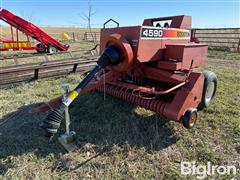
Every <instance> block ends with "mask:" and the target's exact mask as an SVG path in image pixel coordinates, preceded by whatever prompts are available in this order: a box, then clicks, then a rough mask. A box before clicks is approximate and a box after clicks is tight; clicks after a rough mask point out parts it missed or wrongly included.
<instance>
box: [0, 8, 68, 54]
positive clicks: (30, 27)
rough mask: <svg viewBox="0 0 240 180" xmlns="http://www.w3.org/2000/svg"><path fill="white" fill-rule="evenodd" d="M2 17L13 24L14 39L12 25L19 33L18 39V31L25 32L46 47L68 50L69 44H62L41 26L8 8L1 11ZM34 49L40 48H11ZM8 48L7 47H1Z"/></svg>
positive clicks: (0, 15)
mask: <svg viewBox="0 0 240 180" xmlns="http://www.w3.org/2000/svg"><path fill="white" fill-rule="evenodd" d="M0 19H1V20H3V21H5V22H6V23H7V24H9V25H10V26H11V33H12V40H13V31H12V27H15V28H16V34H17V41H16V42H19V39H18V31H21V32H23V33H24V34H25V35H26V36H27V37H32V38H33V39H35V40H37V41H39V42H40V43H41V44H42V45H43V47H44V48H45V49H47V48H48V47H49V46H50V45H51V46H55V47H56V48H57V49H58V50H59V51H67V50H68V48H69V46H66V45H62V44H61V43H59V42H58V41H56V40H55V39H53V38H52V37H51V36H49V35H48V34H46V33H45V32H44V31H43V30H41V29H40V28H39V27H37V26H35V25H34V24H32V23H30V22H28V21H26V20H24V19H22V18H20V17H18V16H16V15H14V14H13V13H11V12H9V11H7V10H6V9H2V10H1V11H0ZM32 49H38V47H33V48H13V49H11V50H32ZM1 50H6V49H1V48H0V51H1Z"/></svg>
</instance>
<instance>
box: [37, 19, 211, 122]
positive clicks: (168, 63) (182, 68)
mask: <svg viewBox="0 0 240 180" xmlns="http://www.w3.org/2000/svg"><path fill="white" fill-rule="evenodd" d="M166 20H171V23H170V24H169V25H168V26H167V27H159V26H158V27H156V26H154V24H155V22H159V21H166ZM190 31H191V17H189V16H173V17H166V18H153V19H145V20H144V22H143V25H142V26H134V27H117V28H107V29H105V28H104V29H102V30H101V40H100V42H101V43H100V52H101V53H102V52H103V51H104V49H105V48H107V47H109V46H110V45H113V46H115V47H117V48H118V49H119V51H120V52H121V56H122V57H121V63H119V64H118V65H117V67H108V68H107V69H106V70H107V71H108V73H107V74H106V75H108V77H111V78H109V79H106V81H105V82H106V84H105V86H103V82H102V81H99V83H98V86H92V85H91V83H90V85H89V86H87V88H86V89H83V91H84V93H85V92H87V91H89V90H92V89H94V88H97V89H98V90H100V91H105V92H106V93H108V94H110V95H112V96H115V97H117V98H120V99H122V100H124V101H128V102H131V103H134V104H136V105H139V106H141V107H144V108H146V109H150V110H152V111H155V112H157V113H159V114H161V115H162V116H164V117H166V118H168V119H171V120H174V121H178V122H180V121H181V119H182V117H183V115H184V114H185V112H186V111H187V110H188V109H190V108H194V109H197V107H198V105H199V103H200V102H201V99H202V93H203V84H204V75H203V74H202V73H197V72H194V71H193V69H194V68H197V67H199V66H201V65H203V64H204V63H205V62H206V56H207V45H203V44H196V43H194V42H191V38H190V37H191V35H190ZM154 34H155V35H154ZM148 36H149V37H148ZM153 36H156V37H153ZM104 75H105V74H104V73H103V74H98V76H99V77H101V78H100V79H103V76H104ZM109 75H110V76H109ZM96 81H97V80H96ZM100 82H101V83H100ZM89 87H91V88H89ZM56 102H57V101H56ZM56 102H55V103H56ZM42 107H44V108H46V105H45V106H44V105H43V106H42ZM54 107H55V106H54ZM41 111H43V109H41V108H39V109H37V111H36V112H41Z"/></svg>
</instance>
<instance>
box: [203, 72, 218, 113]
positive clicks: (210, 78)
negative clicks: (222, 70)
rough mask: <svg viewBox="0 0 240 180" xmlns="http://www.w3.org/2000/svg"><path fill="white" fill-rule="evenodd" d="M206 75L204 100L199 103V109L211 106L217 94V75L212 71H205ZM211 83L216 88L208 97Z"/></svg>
mask: <svg viewBox="0 0 240 180" xmlns="http://www.w3.org/2000/svg"><path fill="white" fill-rule="evenodd" d="M204 77H205V79H204V85H203V94H202V100H201V102H200V103H199V105H198V110H203V109H204V108H207V107H208V106H210V104H211V103H212V101H213V100H214V98H215V97H216V95H217V84H218V80H217V76H216V75H215V74H214V73H213V72H212V71H205V72H204ZM210 84H211V85H213V86H214V87H213V88H214V89H213V91H212V94H211V97H208V95H207V93H208V92H207V91H208V88H209V86H210Z"/></svg>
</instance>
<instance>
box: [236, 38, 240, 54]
mask: <svg viewBox="0 0 240 180" xmlns="http://www.w3.org/2000/svg"><path fill="white" fill-rule="evenodd" d="M237 52H240V39H239V41H238V47H237Z"/></svg>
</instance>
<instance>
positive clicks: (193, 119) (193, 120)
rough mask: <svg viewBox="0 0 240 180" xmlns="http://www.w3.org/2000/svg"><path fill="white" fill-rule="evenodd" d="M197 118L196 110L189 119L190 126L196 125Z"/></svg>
mask: <svg viewBox="0 0 240 180" xmlns="http://www.w3.org/2000/svg"><path fill="white" fill-rule="evenodd" d="M196 120H197V113H196V112H192V114H191V116H190V119H189V125H190V127H192V126H194V125H195V122H196Z"/></svg>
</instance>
